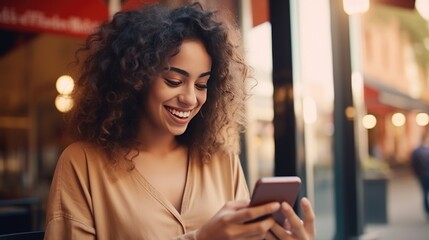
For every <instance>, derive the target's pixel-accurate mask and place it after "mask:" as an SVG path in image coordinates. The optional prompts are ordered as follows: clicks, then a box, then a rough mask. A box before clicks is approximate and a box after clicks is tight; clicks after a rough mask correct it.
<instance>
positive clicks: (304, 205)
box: [301, 198, 316, 236]
mask: <svg viewBox="0 0 429 240" xmlns="http://www.w3.org/2000/svg"><path fill="white" fill-rule="evenodd" d="M301 209H302V211H303V213H304V228H305V230H306V231H307V233H308V234H309V235H310V236H315V235H316V226H315V221H316V216H315V214H314V211H313V208H312V207H311V203H310V201H309V200H308V199H307V198H302V200H301Z"/></svg>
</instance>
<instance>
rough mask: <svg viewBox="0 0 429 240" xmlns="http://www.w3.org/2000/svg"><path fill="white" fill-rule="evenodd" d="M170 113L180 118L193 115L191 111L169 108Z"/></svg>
mask: <svg viewBox="0 0 429 240" xmlns="http://www.w3.org/2000/svg"><path fill="white" fill-rule="evenodd" d="M168 111H169V112H171V113H172V114H173V115H175V116H178V117H180V118H187V117H189V115H191V111H186V112H182V111H177V110H176V109H172V108H168Z"/></svg>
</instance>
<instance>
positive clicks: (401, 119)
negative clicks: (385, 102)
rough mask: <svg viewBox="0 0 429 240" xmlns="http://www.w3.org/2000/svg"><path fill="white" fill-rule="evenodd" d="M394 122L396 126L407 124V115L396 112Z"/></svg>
mask: <svg viewBox="0 0 429 240" xmlns="http://www.w3.org/2000/svg"><path fill="white" fill-rule="evenodd" d="M392 124H393V125H394V126H396V127H400V126H403V125H404V124H405V116H404V114H402V113H395V114H393V115H392Z"/></svg>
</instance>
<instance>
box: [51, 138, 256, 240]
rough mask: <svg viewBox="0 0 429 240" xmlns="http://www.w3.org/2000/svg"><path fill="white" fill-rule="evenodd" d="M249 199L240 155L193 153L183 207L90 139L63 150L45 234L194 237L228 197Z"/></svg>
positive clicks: (54, 236)
mask: <svg viewBox="0 0 429 240" xmlns="http://www.w3.org/2000/svg"><path fill="white" fill-rule="evenodd" d="M239 199H249V191H248V188H247V185H246V181H245V177H244V174H243V171H242V168H241V165H240V161H239V159H238V156H225V155H221V154H218V155H214V156H213V158H212V159H211V160H210V161H209V162H208V163H203V162H202V161H201V160H200V159H196V158H190V159H189V164H188V171H187V180H186V185H185V189H184V193H183V199H182V207H181V212H180V213H179V212H178V211H177V210H176V208H175V207H174V206H173V205H172V204H171V203H170V202H169V201H168V200H167V199H166V197H165V196H163V195H162V194H160V192H158V191H157V190H156V189H155V188H154V187H153V186H152V185H151V184H150V183H149V182H148V181H146V179H145V178H144V176H142V175H141V174H140V173H139V172H138V171H137V170H136V169H133V170H127V169H126V168H123V167H120V166H112V164H111V163H109V162H108V161H107V160H106V156H105V154H104V153H103V152H102V151H101V150H100V149H99V148H97V147H95V146H94V145H92V144H88V143H82V142H78V143H74V144H71V145H70V146H69V147H67V148H66V149H65V150H64V151H63V153H62V154H61V156H60V158H59V160H58V163H57V166H56V170H55V174H54V177H53V180H52V185H51V189H50V194H49V199H48V205H47V212H46V228H45V239H64V240H67V239H78V240H85V239H103V240H104V239H112V240H113V239H114V240H119V239H133V240H134V239H195V236H194V235H195V230H196V229H198V228H199V227H201V226H202V225H203V224H204V223H205V222H207V221H208V220H209V219H210V218H211V217H213V216H214V214H215V213H216V212H217V211H218V210H219V209H220V208H221V207H222V206H223V205H224V204H225V203H226V202H227V201H230V200H239Z"/></svg>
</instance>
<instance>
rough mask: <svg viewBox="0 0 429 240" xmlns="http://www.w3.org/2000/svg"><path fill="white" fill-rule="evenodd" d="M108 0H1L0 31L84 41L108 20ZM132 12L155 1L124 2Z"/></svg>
mask: <svg viewBox="0 0 429 240" xmlns="http://www.w3.org/2000/svg"><path fill="white" fill-rule="evenodd" d="M107 2H108V0H0V28H3V29H8V30H14V31H29V32H47V33H58V34H65V35H71V36H76V37H85V36H87V35H88V34H89V33H91V32H92V31H93V30H94V28H95V27H97V26H98V25H99V24H100V23H101V22H103V21H105V20H107V19H108V15H109V13H108V6H107V4H108V3H107ZM121 2H124V3H123V4H122V9H132V8H135V7H136V6H138V5H139V4H141V3H150V2H156V1H155V0H144V1H142V0H128V1H121Z"/></svg>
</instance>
